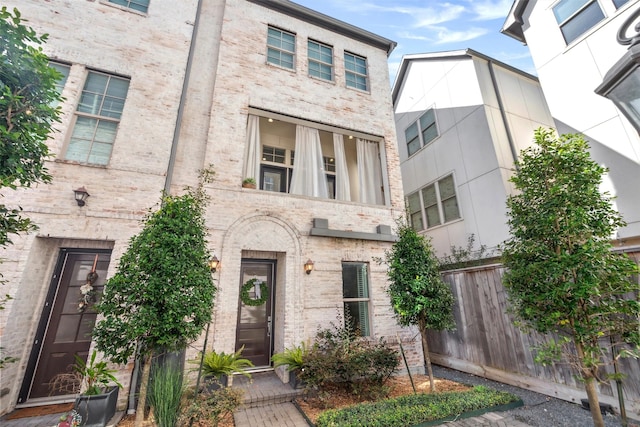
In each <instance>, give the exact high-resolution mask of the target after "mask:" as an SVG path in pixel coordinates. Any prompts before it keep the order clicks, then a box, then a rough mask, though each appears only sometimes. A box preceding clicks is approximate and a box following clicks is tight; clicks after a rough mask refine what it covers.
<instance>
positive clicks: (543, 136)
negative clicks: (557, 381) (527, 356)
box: [503, 129, 640, 426]
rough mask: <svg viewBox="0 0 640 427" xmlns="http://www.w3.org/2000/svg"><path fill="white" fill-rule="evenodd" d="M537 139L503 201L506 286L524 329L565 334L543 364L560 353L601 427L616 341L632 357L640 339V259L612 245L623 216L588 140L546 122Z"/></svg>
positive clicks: (542, 357)
mask: <svg viewBox="0 0 640 427" xmlns="http://www.w3.org/2000/svg"><path fill="white" fill-rule="evenodd" d="M535 142H536V145H534V146H532V147H531V148H529V149H527V150H524V151H523V152H522V153H521V158H522V160H521V161H520V162H518V165H519V169H518V170H517V171H516V173H515V175H514V176H513V177H512V178H511V181H512V182H513V183H514V185H515V188H516V190H517V191H518V193H517V194H516V195H514V196H511V197H509V199H508V200H507V206H508V209H509V227H510V230H511V235H512V237H511V238H510V239H509V240H508V241H507V242H506V243H505V245H504V250H503V259H504V264H505V266H506V267H507V271H506V273H505V275H504V278H503V280H504V285H505V287H506V289H507V291H508V293H509V298H510V302H511V304H512V307H513V310H514V313H515V315H516V317H517V319H518V321H519V322H520V324H521V326H523V327H524V328H528V329H532V330H535V331H538V332H540V333H543V334H546V333H555V334H557V336H559V337H560V339H559V340H558V341H555V340H552V341H551V342H550V344H549V345H547V346H543V347H542V351H541V352H540V353H539V357H538V361H541V362H549V361H551V359H554V360H558V358H559V357H560V356H564V360H565V361H569V362H570V363H571V364H572V365H573V366H574V367H575V368H576V369H577V371H578V373H579V375H580V377H581V378H582V379H583V380H584V383H585V387H586V391H587V395H588V398H589V404H590V406H591V414H592V417H593V419H594V424H595V425H596V426H602V425H604V424H603V421H602V415H601V414H600V411H599V404H598V395H597V392H596V383H595V382H596V381H597V380H598V379H599V376H598V375H599V373H600V368H601V367H602V366H603V364H605V362H606V360H607V358H608V357H607V356H608V355H611V349H610V348H608V347H610V342H612V343H613V344H614V345H619V346H622V348H624V351H623V354H626V355H632V354H634V353H636V352H635V350H637V348H638V345H640V335H639V328H638V327H639V325H638V316H639V315H640V304H639V303H638V301H637V295H638V294H637V293H638V291H639V290H640V289H639V286H638V284H637V283H633V282H632V281H631V275H632V274H635V273H637V272H638V266H637V265H636V264H635V263H634V262H633V261H632V260H631V259H630V258H629V257H628V256H626V255H624V254H619V253H615V252H612V246H611V243H610V238H611V237H612V236H613V235H614V233H615V231H616V230H617V229H618V228H620V227H622V226H624V221H623V220H622V218H621V216H620V215H619V214H618V212H616V211H615V210H614V209H613V208H612V205H611V197H610V196H609V195H608V194H606V193H605V194H602V193H601V192H600V191H599V185H600V183H601V181H602V176H603V174H604V173H605V172H606V169H605V168H603V167H601V166H599V165H598V164H597V163H595V162H594V161H593V160H592V159H591V158H590V156H589V152H588V148H589V147H588V144H587V142H586V141H585V140H584V139H583V138H582V137H581V136H580V135H562V136H560V137H559V138H558V137H556V135H555V134H554V133H553V131H550V130H545V129H538V130H537V131H536V133H535ZM566 343H571V344H573V345H572V346H570V347H567V346H566V345H563V344H566ZM625 344H626V346H625ZM574 352H575V353H574ZM572 354H573V356H572ZM550 356H553V357H550Z"/></svg>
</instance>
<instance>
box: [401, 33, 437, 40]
mask: <svg viewBox="0 0 640 427" xmlns="http://www.w3.org/2000/svg"><path fill="white" fill-rule="evenodd" d="M396 36H398V38H401V39H405V40H420V41H425V42H430V41H433V39H431V38H429V37H426V36H423V35H420V34H416V33H410V32H408V31H401V32H399V33H397V34H396Z"/></svg>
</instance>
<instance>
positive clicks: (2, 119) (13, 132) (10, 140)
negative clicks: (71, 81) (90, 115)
mask: <svg viewBox="0 0 640 427" xmlns="http://www.w3.org/2000/svg"><path fill="white" fill-rule="evenodd" d="M22 22H23V21H22V19H21V17H20V12H19V11H18V10H17V9H14V10H13V13H12V12H11V11H9V10H7V8H6V7H2V9H1V10H0V51H1V52H2V55H0V190H1V189H3V188H10V189H14V190H15V189H17V188H19V187H30V186H31V185H32V184H35V183H37V182H44V183H47V182H50V181H51V176H50V175H49V173H48V172H47V169H46V167H45V160H46V159H47V158H48V157H49V155H50V154H49V149H48V147H47V145H46V143H45V142H46V140H47V138H48V137H49V134H50V133H51V131H52V126H53V124H54V123H55V122H57V121H59V120H58V115H59V110H58V108H56V107H55V106H54V105H55V104H56V103H57V102H58V101H60V100H61V98H60V94H59V93H58V91H57V89H56V83H57V81H58V80H59V79H60V77H61V76H60V73H58V72H57V71H56V70H54V69H53V68H50V67H49V59H48V58H47V56H46V55H45V54H44V53H43V52H42V47H41V45H42V44H43V43H45V42H46V40H47V35H46V34H45V35H42V36H38V35H37V34H36V32H35V31H34V30H33V29H32V28H30V27H26V26H25V25H23V24H22ZM0 197H1V194H0ZM21 210H22V209H21V208H20V207H19V206H18V207H8V206H6V205H4V204H0V247H2V246H6V245H8V244H11V239H10V237H9V236H10V235H11V234H18V233H22V232H29V231H32V230H34V229H35V228H36V227H35V224H33V223H32V221H31V220H30V219H29V218H26V217H24V216H22V215H21Z"/></svg>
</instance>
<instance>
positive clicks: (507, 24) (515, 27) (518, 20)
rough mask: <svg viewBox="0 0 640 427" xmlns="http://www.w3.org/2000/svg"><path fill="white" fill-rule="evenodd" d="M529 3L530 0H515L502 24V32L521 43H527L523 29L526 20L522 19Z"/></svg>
mask: <svg viewBox="0 0 640 427" xmlns="http://www.w3.org/2000/svg"><path fill="white" fill-rule="evenodd" d="M528 4H529V0H515V1H514V2H513V4H512V5H511V9H510V10H509V14H508V15H507V18H506V19H505V21H504V24H502V28H501V29H500V32H501V33H502V34H504V35H506V36H509V37H511V38H514V39H516V40H518V41H519V42H521V43H524V44H525V45H526V44H527V41H526V39H525V38H524V31H523V30H522V25H523V24H524V21H523V20H522V15H523V14H524V10H525V9H526V8H527V5H528Z"/></svg>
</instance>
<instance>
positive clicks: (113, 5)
mask: <svg viewBox="0 0 640 427" xmlns="http://www.w3.org/2000/svg"><path fill="white" fill-rule="evenodd" d="M100 4H104V5H105V6H109V7H115V8H116V9H120V10H122V11H123V12H130V13H133V14H134V15H139V16H144V17H147V16H149V13H148V12H146V13H145V12H140V11H139V10H135V9H131V8H129V7H126V6H122V5H119V4H115V3H111V2H109V1H107V0H100Z"/></svg>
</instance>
